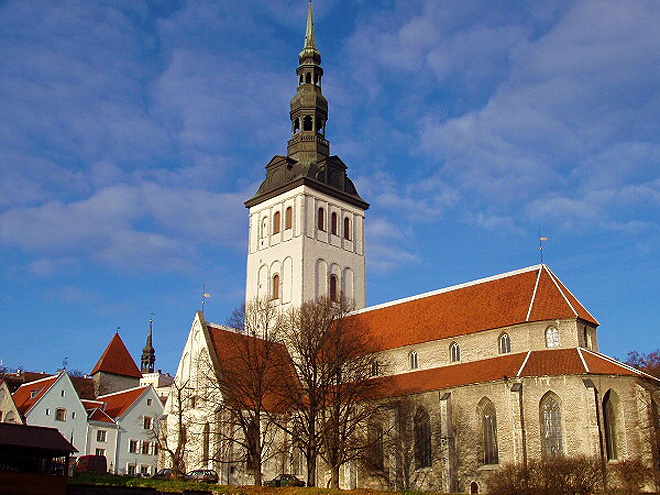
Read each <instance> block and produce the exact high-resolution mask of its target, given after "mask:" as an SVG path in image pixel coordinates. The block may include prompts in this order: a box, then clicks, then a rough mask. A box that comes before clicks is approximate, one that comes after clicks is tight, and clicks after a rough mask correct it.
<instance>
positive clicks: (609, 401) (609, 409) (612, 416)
mask: <svg viewBox="0 0 660 495" xmlns="http://www.w3.org/2000/svg"><path fill="white" fill-rule="evenodd" d="M613 395H614V392H612V391H611V390H608V392H607V393H606V394H605V399H604V400H603V419H604V420H605V447H606V449H607V460H608V461H609V460H612V459H618V458H619V453H618V448H617V441H616V440H617V439H616V432H617V424H616V423H617V421H616V411H615V399H616V396H614V397H613Z"/></svg>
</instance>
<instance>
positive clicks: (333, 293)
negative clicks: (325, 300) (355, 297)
mask: <svg viewBox="0 0 660 495" xmlns="http://www.w3.org/2000/svg"><path fill="white" fill-rule="evenodd" d="M338 286H339V284H338V283H337V276H336V275H330V300H331V301H334V302H337V301H339V290H338Z"/></svg>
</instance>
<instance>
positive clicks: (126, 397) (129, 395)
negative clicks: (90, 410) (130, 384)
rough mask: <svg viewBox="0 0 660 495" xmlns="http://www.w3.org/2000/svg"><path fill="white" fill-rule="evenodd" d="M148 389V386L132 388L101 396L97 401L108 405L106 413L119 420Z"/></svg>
mask: <svg viewBox="0 0 660 495" xmlns="http://www.w3.org/2000/svg"><path fill="white" fill-rule="evenodd" d="M148 388H149V387H148V386H147V387H136V388H130V389H128V390H124V391H121V392H115V393H114V394H107V395H100V396H99V397H97V399H98V400H100V401H103V402H105V403H106V406H105V413H106V414H107V415H108V416H110V417H111V418H114V419H117V418H120V417H122V416H123V415H124V414H125V413H126V411H128V409H129V408H130V407H131V406H132V405H133V404H134V403H135V401H136V400H138V399H139V398H140V397H142V394H143V393H144V392H145V390H147V389H148Z"/></svg>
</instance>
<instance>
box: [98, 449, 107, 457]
mask: <svg viewBox="0 0 660 495" xmlns="http://www.w3.org/2000/svg"><path fill="white" fill-rule="evenodd" d="M96 455H103V456H104V455H105V449H96Z"/></svg>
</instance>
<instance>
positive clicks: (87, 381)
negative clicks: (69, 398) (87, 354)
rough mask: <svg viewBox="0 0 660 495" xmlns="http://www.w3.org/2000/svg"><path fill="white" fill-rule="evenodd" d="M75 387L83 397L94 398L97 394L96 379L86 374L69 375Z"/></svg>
mask: <svg viewBox="0 0 660 495" xmlns="http://www.w3.org/2000/svg"><path fill="white" fill-rule="evenodd" d="M69 378H71V382H72V383H73V387H74V388H75V389H76V392H77V393H78V397H80V398H81V399H93V398H94V397H95V396H96V394H95V393H94V379H93V378H89V377H86V376H69Z"/></svg>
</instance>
